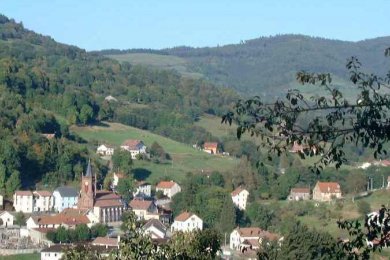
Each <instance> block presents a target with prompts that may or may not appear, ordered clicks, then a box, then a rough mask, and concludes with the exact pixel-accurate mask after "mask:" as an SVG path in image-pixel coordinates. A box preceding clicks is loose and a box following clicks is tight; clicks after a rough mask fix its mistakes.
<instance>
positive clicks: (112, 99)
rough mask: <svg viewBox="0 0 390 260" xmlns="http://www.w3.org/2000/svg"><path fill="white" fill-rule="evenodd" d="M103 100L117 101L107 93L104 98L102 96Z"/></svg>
mask: <svg viewBox="0 0 390 260" xmlns="http://www.w3.org/2000/svg"><path fill="white" fill-rule="evenodd" d="M104 100H105V101H115V102H117V101H118V99H116V98H114V97H113V96H111V95H109V96H107V97H105V98H104Z"/></svg>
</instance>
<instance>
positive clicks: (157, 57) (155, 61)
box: [107, 53, 202, 78]
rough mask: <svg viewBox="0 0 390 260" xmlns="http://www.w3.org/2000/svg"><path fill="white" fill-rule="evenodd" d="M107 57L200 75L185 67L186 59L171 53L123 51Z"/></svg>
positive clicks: (183, 73)
mask: <svg viewBox="0 0 390 260" xmlns="http://www.w3.org/2000/svg"><path fill="white" fill-rule="evenodd" d="M107 57H109V58H111V59H115V60H117V61H119V62H129V63H131V64H135V65H144V66H152V67H155V68H158V69H164V70H167V69H168V70H170V69H173V70H176V71H177V72H179V73H180V74H182V75H183V76H188V77H193V78H199V77H202V75H201V74H199V73H193V72H190V71H189V70H188V69H187V61H186V60H185V59H182V58H180V57H177V56H173V55H161V54H153V53H125V54H113V55H107Z"/></svg>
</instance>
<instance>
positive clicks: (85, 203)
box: [77, 161, 124, 224]
mask: <svg viewBox="0 0 390 260" xmlns="http://www.w3.org/2000/svg"><path fill="white" fill-rule="evenodd" d="M77 208H78V209H79V210H88V211H89V213H93V215H94V216H95V217H96V219H97V220H98V221H99V222H100V223H105V224H109V223H113V222H118V221H121V217H122V213H123V211H124V205H123V203H122V200H121V197H120V196H119V195H117V194H115V193H114V192H111V191H106V190H97V189H96V174H93V172H92V167H91V161H89V162H88V166H87V171H86V173H85V174H82V176H81V187H80V193H79V199H78V203H77Z"/></svg>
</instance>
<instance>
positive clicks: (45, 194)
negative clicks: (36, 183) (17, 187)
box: [33, 190, 52, 197]
mask: <svg viewBox="0 0 390 260" xmlns="http://www.w3.org/2000/svg"><path fill="white" fill-rule="evenodd" d="M33 194H34V195H35V194H38V195H39V196H41V197H50V196H51V195H52V193H51V192H50V191H47V190H36V191H34V192H33Z"/></svg>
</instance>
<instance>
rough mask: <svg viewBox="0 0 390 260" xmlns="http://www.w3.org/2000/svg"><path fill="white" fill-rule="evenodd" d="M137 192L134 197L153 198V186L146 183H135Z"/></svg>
mask: <svg viewBox="0 0 390 260" xmlns="http://www.w3.org/2000/svg"><path fill="white" fill-rule="evenodd" d="M135 187H136V189H135V191H134V192H133V196H134V197H141V198H143V197H151V196H152V185H150V184H149V183H147V182H145V181H140V182H136V183H135Z"/></svg>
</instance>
